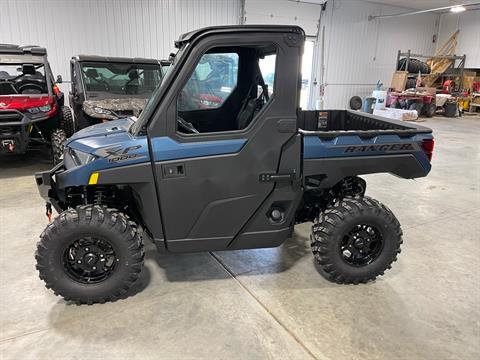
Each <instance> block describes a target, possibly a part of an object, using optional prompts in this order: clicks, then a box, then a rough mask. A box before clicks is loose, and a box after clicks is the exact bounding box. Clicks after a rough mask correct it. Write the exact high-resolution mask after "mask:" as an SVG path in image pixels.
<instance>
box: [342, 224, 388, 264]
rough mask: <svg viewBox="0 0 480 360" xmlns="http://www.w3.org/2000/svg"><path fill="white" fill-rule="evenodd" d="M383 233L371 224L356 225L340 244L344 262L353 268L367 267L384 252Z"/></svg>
mask: <svg viewBox="0 0 480 360" xmlns="http://www.w3.org/2000/svg"><path fill="white" fill-rule="evenodd" d="M383 245H384V240H383V236H382V233H381V232H380V231H379V230H378V229H377V228H376V227H375V226H373V225H371V224H358V225H355V226H354V227H353V228H352V229H351V230H350V231H349V232H348V233H347V234H346V235H345V236H344V237H343V238H342V241H341V242H340V256H341V257H342V260H343V261H345V262H346V263H347V264H349V265H352V266H357V267H361V266H366V265H368V264H371V263H372V262H373V261H375V260H376V259H377V258H378V256H379V255H380V253H381V252H382V250H383Z"/></svg>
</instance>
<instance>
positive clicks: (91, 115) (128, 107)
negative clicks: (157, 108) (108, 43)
mask: <svg viewBox="0 0 480 360" xmlns="http://www.w3.org/2000/svg"><path fill="white" fill-rule="evenodd" d="M168 65H169V63H168V61H163V60H162V61H160V60H155V59H142V58H123V57H103V56H96V55H77V56H74V57H72V59H71V61H70V74H71V81H72V87H71V91H70V105H71V107H72V108H73V111H74V116H75V122H76V124H77V127H78V129H83V128H85V127H87V126H90V125H94V124H98V123H101V122H105V121H109V120H116V119H120V118H125V117H129V116H135V117H138V116H139V115H140V112H141V111H142V110H143V108H144V107H145V105H146V103H147V100H148V98H149V97H150V95H151V94H152V93H153V91H154V90H155V88H156V87H157V86H158V85H159V84H160V82H161V80H162V77H163V75H164V73H165V72H166V69H167V68H168Z"/></svg>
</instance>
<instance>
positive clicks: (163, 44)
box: [0, 0, 241, 91]
mask: <svg viewBox="0 0 480 360" xmlns="http://www.w3.org/2000/svg"><path fill="white" fill-rule="evenodd" d="M0 9H1V11H0V43H13V44H23V45H26V44H38V45H41V46H44V47H46V48H47V51H48V55H49V59H50V63H51V65H52V70H53V71H54V73H55V74H61V75H62V76H63V78H64V79H65V80H67V79H69V77H70V75H69V72H70V70H69V61H70V58H71V57H72V55H77V54H96V55H110V56H127V57H134V56H136V57H152V58H166V57H168V54H169V53H170V52H171V51H172V50H174V46H173V41H174V40H176V39H177V38H178V36H179V35H180V34H181V33H184V32H187V31H190V30H194V29H196V28H200V27H204V26H210V25H223V24H238V23H239V22H240V10H241V3H240V0H77V1H75V0H0ZM5 14H8V16H5ZM62 87H63V90H67V91H68V89H69V86H68V85H66V84H64V85H63V86H62Z"/></svg>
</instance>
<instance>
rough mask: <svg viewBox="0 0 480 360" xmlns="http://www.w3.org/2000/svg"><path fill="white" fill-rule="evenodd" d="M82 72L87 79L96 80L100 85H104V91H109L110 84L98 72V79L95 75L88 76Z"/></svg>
mask: <svg viewBox="0 0 480 360" xmlns="http://www.w3.org/2000/svg"><path fill="white" fill-rule="evenodd" d="M84 74H85V76H86V77H87V78H88V79H92V80H93V81H96V82H97V83H99V84H100V85H103V86H104V87H105V91H110V84H109V83H108V82H107V81H106V80H105V78H104V77H103V76H102V74H100V79H97V78H96V77H91V76H88V75H87V74H86V73H84Z"/></svg>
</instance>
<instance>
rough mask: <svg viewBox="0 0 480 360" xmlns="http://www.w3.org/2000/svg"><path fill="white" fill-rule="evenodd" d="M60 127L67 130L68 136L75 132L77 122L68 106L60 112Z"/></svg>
mask: <svg viewBox="0 0 480 360" xmlns="http://www.w3.org/2000/svg"><path fill="white" fill-rule="evenodd" d="M60 128H61V129H62V130H63V131H65V135H66V136H67V137H70V136H72V135H73V134H74V133H75V122H74V121H73V115H72V110H70V108H69V107H68V106H63V107H62V109H61V113H60Z"/></svg>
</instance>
